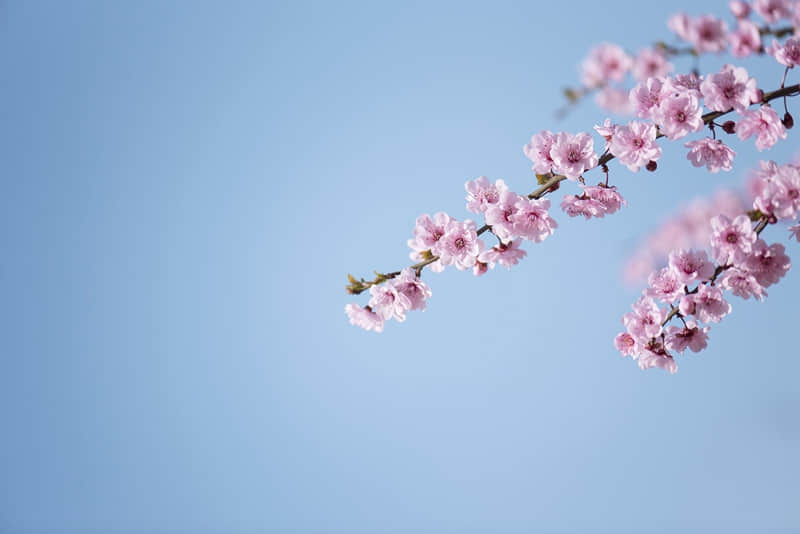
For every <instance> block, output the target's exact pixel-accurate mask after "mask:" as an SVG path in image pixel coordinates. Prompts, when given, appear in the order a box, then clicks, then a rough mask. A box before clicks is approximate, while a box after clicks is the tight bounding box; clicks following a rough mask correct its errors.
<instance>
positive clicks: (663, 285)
mask: <svg viewBox="0 0 800 534" xmlns="http://www.w3.org/2000/svg"><path fill="white" fill-rule="evenodd" d="M648 282H649V283H650V287H648V288H647V289H645V290H644V294H645V295H646V296H648V297H652V298H655V299H658V300H660V301H662V302H666V303H667V304H671V303H672V302H675V301H676V300H678V298H679V297H681V296H682V295H684V285H683V284H682V283H681V281H680V278H679V275H678V272H677V271H675V270H674V269H672V268H670V267H664V268H663V269H661V270H660V271H656V272H654V273H652V274H650V278H649V279H648Z"/></svg>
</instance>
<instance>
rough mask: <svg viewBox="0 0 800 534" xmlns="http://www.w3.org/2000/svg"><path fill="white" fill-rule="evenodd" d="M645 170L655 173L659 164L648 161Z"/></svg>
mask: <svg viewBox="0 0 800 534" xmlns="http://www.w3.org/2000/svg"><path fill="white" fill-rule="evenodd" d="M644 168H645V169H647V170H648V171H650V172H653V171H655V170H656V169H657V168H658V163H656V162H655V161H648V162H647V165H645V167H644Z"/></svg>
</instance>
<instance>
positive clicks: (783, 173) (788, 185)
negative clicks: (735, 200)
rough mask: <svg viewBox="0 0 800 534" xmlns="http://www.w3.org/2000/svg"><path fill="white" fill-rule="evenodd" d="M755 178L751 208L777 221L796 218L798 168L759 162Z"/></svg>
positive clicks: (799, 198) (799, 184)
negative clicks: (771, 216)
mask: <svg viewBox="0 0 800 534" xmlns="http://www.w3.org/2000/svg"><path fill="white" fill-rule="evenodd" d="M770 163H771V164H772V165H770ZM756 176H757V177H756V179H755V181H754V184H753V189H754V191H753V192H754V196H755V199H754V201H753V206H754V207H755V208H757V209H759V210H761V211H762V212H763V213H767V214H770V215H774V216H775V217H777V218H778V219H794V218H796V217H797V215H798V213H800V168H798V167H796V166H794V165H790V164H789V165H781V166H780V167H778V166H777V165H775V164H774V162H761V172H759V173H757V174H756Z"/></svg>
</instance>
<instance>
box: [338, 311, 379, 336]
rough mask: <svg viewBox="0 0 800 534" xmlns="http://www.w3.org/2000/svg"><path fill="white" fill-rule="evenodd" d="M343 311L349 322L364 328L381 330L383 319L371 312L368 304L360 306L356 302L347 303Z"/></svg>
mask: <svg viewBox="0 0 800 534" xmlns="http://www.w3.org/2000/svg"><path fill="white" fill-rule="evenodd" d="M344 312H345V313H346V314H347V316H348V317H349V318H350V324H351V325H353V326H358V327H360V328H363V329H364V330H375V331H376V332H383V319H381V318H380V317H379V316H378V314H377V313H375V312H373V311H372V309H371V308H369V306H367V307H366V308H362V307H361V306H359V305H358V304H347V305H346V306H345V307H344Z"/></svg>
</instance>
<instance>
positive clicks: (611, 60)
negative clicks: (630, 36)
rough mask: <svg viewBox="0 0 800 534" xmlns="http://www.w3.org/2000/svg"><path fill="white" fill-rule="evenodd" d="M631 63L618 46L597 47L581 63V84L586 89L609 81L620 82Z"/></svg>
mask: <svg viewBox="0 0 800 534" xmlns="http://www.w3.org/2000/svg"><path fill="white" fill-rule="evenodd" d="M632 63H633V60H632V59H631V57H630V56H629V55H628V54H626V53H625V51H624V50H623V49H622V48H621V47H619V46H618V45H615V44H611V43H602V44H600V45H597V46H595V47H594V48H592V50H591V51H589V55H588V56H587V57H586V59H584V60H583V62H582V63H581V71H582V72H583V84H584V85H585V86H586V87H598V86H601V85H605V84H606V83H607V82H609V81H621V80H622V79H623V78H624V77H625V74H626V73H627V72H628V70H629V69H630V68H631V64H632Z"/></svg>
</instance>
